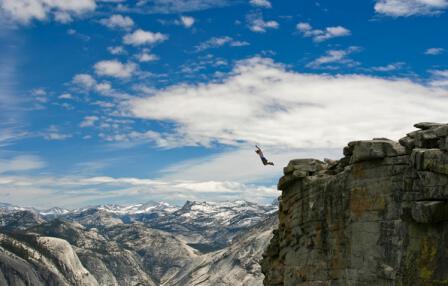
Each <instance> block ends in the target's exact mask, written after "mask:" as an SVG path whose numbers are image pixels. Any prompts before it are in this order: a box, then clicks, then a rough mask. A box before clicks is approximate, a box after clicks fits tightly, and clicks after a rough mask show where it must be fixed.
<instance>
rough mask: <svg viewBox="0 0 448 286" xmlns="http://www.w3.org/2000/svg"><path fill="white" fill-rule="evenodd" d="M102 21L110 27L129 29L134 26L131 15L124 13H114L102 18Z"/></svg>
mask: <svg viewBox="0 0 448 286" xmlns="http://www.w3.org/2000/svg"><path fill="white" fill-rule="evenodd" d="M100 23H101V24H102V25H104V26H106V27H108V28H110V29H117V28H118V29H124V30H128V29H130V28H132V27H133V26H134V21H133V20H132V19H131V17H128V16H122V15H112V16H110V17H109V18H104V19H101V20H100Z"/></svg>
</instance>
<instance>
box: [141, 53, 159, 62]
mask: <svg viewBox="0 0 448 286" xmlns="http://www.w3.org/2000/svg"><path fill="white" fill-rule="evenodd" d="M137 58H138V61H139V62H142V63H147V62H154V61H157V60H159V57H158V56H156V55H154V54H151V53H150V52H149V51H142V52H141V53H140V54H138V55H137Z"/></svg>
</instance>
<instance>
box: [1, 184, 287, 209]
mask: <svg viewBox="0 0 448 286" xmlns="http://www.w3.org/2000/svg"><path fill="white" fill-rule="evenodd" d="M0 187H1V189H2V192H1V193H0V201H2V202H9V203H13V204H19V205H31V206H35V207H51V206H54V204H58V206H62V207H81V206H86V205H92V204H94V203H95V202H97V201H101V203H109V202H114V203H117V202H120V200H121V201H123V200H125V202H126V203H130V202H132V203H137V202H142V201H148V200H156V201H169V202H175V203H183V202H185V201H186V200H211V199H213V200H218V201H220V200H236V199H247V200H249V201H254V202H267V201H272V199H273V198H274V197H276V196H278V195H279V193H278V192H277V191H276V190H275V187H274V186H272V187H264V186H257V185H251V184H242V183H238V182H232V181H214V180H210V181H194V180H170V181H168V180H152V179H141V178H129V177H123V178H114V177H107V176H103V177H57V178H56V177H50V176H46V177H43V176H41V177H38V176H0ZM254 194H257V195H256V196H254ZM55 202H57V203H55Z"/></svg>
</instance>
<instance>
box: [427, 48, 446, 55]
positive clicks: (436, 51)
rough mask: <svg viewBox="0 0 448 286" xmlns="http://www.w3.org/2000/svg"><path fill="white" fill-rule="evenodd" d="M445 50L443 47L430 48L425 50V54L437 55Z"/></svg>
mask: <svg viewBox="0 0 448 286" xmlns="http://www.w3.org/2000/svg"><path fill="white" fill-rule="evenodd" d="M444 51H445V50H444V49H442V48H429V49H427V50H426V51H425V55H430V56H437V55H440V54H442V53H443V52H444Z"/></svg>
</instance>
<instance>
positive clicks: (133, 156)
mask: <svg viewBox="0 0 448 286" xmlns="http://www.w3.org/2000/svg"><path fill="white" fill-rule="evenodd" d="M27 2H28V1H25V0H0V52H1V56H0V202H5V203H9V204H12V205H19V206H21V205H27V206H31V207H36V208H43V209H45V208H49V207H54V206H58V207H63V208H78V207H79V206H87V205H101V204H118V205H120V204H124V205H127V204H135V203H138V202H141V201H166V202H168V203H172V204H176V203H179V202H185V201H188V200H190V201H214V202H219V201H226V200H228V201H235V200H246V201H250V202H255V203H259V204H263V203H269V202H271V201H272V200H274V199H275V198H277V197H278V196H279V194H280V193H279V192H278V191H277V190H276V184H277V180H278V178H280V177H281V175H282V169H283V167H284V166H286V164H287V163H288V161H289V160H292V159H297V158H316V159H321V160H323V159H324V158H330V159H339V158H340V157H342V149H343V147H344V146H345V145H346V144H347V143H348V142H349V141H353V140H362V139H372V138H375V137H387V138H390V139H393V140H398V139H399V138H400V137H403V136H405V134H406V133H409V132H411V131H413V124H415V123H417V122H423V121H429V122H448V116H447V115H446V110H447V107H448V37H446V36H443V35H447V33H446V27H448V13H447V12H448V0H437V1H423V0H373V1H357V0H349V1H344V3H336V1H330V0H325V1H323V0H322V1H320V0H319V1H316V0H307V1H302V2H300V3H286V2H287V1H279V0H276V1H274V0H172V1H168V2H167V1H163V0H149V1H148V0H141V1H128V0H115V1H105V0H83V1H63V0H56V1H44V0H32V1H31V2H32V4H33V5H27ZM256 144H258V145H260V146H261V147H262V149H263V152H264V154H265V155H266V157H267V159H268V160H270V161H273V162H274V163H275V166H273V167H272V166H263V165H262V163H261V161H260V158H259V157H258V156H257V154H255V152H254V150H255V147H254V146H255V145H256Z"/></svg>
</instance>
